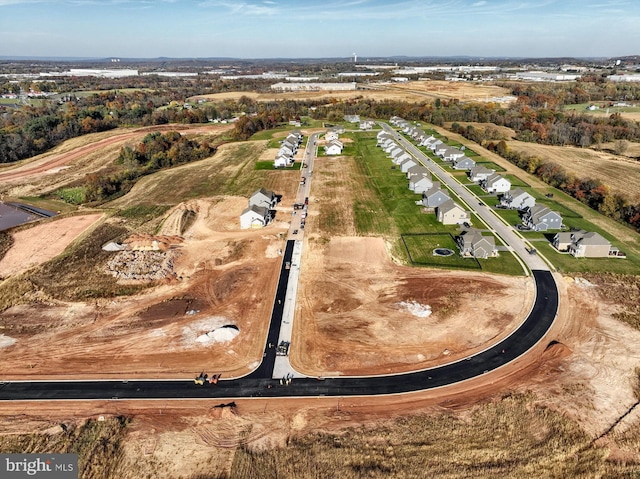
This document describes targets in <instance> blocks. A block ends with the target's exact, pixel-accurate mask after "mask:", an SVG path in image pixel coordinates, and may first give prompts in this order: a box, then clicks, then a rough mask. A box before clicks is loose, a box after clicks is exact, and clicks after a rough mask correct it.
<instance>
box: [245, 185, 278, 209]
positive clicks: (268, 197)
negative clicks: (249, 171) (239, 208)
mask: <svg viewBox="0 0 640 479" xmlns="http://www.w3.org/2000/svg"><path fill="white" fill-rule="evenodd" d="M277 203H278V197H277V196H276V194H275V193H274V192H273V191H269V190H266V189H264V188H260V189H259V190H258V191H256V192H254V193H253V194H252V195H251V196H250V197H249V206H262V207H263V208H268V209H271V208H273V207H274V206H275V205H276V204H277Z"/></svg>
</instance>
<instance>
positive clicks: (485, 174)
mask: <svg viewBox="0 0 640 479" xmlns="http://www.w3.org/2000/svg"><path fill="white" fill-rule="evenodd" d="M495 172H496V170H491V169H489V168H487V167H486V166H484V165H476V166H474V167H473V168H471V170H470V171H469V179H470V180H471V181H473V182H475V183H480V182H482V181H484V180H486V179H487V178H489V177H490V176H491V175H493V174H494V173H495Z"/></svg>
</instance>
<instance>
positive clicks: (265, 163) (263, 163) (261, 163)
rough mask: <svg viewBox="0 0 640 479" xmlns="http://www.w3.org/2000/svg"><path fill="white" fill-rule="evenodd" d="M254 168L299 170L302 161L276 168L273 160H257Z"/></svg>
mask: <svg viewBox="0 0 640 479" xmlns="http://www.w3.org/2000/svg"><path fill="white" fill-rule="evenodd" d="M253 169H254V170H277V171H280V170H283V171H286V170H299V169H300V162H298V163H294V164H293V165H292V166H287V167H286V168H276V167H275V166H273V161H256V162H255V164H254V167H253Z"/></svg>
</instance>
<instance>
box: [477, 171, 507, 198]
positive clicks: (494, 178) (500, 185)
mask: <svg viewBox="0 0 640 479" xmlns="http://www.w3.org/2000/svg"><path fill="white" fill-rule="evenodd" d="M482 187H483V188H484V189H485V191H486V192H487V193H506V192H507V191H509V190H510V189H511V182H510V181H509V180H508V179H506V178H505V177H504V176H502V175H499V174H497V173H494V174H492V175H491V176H489V177H488V178H487V179H486V180H484V181H483V182H482Z"/></svg>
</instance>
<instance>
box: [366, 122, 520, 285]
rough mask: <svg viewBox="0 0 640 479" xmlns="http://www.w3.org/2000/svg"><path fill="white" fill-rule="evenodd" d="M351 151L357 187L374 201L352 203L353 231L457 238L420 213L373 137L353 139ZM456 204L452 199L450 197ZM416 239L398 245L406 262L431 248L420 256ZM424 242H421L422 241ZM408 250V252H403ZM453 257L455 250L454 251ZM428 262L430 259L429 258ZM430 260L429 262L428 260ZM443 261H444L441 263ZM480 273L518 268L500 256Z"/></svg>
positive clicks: (451, 228) (450, 228)
mask: <svg viewBox="0 0 640 479" xmlns="http://www.w3.org/2000/svg"><path fill="white" fill-rule="evenodd" d="M354 140H355V141H354V149H355V151H356V155H355V158H356V164H357V166H358V169H359V172H360V174H361V175H362V177H363V178H364V181H363V182H362V183H361V187H364V188H367V189H369V190H370V191H371V192H372V193H373V194H374V197H375V198H376V199H375V200H369V201H368V202H366V203H360V202H356V204H355V205H354V212H355V220H356V228H357V231H358V232H359V233H360V234H369V235H371V234H373V235H383V236H392V237H394V238H393V239H394V240H397V237H398V236H399V235H411V234H422V233H443V234H445V235H447V236H451V235H453V236H455V235H457V234H459V231H460V230H459V226H457V225H443V224H442V223H440V222H439V221H438V220H437V218H436V215H435V213H423V212H422V211H421V207H420V206H418V205H416V204H415V202H416V201H417V200H419V199H420V195H416V194H414V193H413V192H412V191H411V190H409V188H408V181H407V178H406V174H405V173H402V172H401V171H400V170H398V169H394V170H392V169H391V165H392V163H391V160H389V159H388V158H387V157H386V154H385V152H384V151H383V150H382V149H381V148H378V147H376V139H375V136H374V134H371V133H362V134H358V135H355V136H354ZM451 195H452V198H453V199H454V200H456V199H457V198H456V196H455V195H453V194H451ZM415 238H419V237H412V239H410V240H409V243H410V245H411V246H406V247H404V245H402V246H403V247H402V248H400V251H402V256H403V257H404V258H406V259H407V261H410V258H409V256H410V252H411V251H412V249H413V250H415V251H414V252H415V256H413V261H414V262H416V259H415V258H425V259H426V258H427V256H428V255H430V254H431V251H432V250H433V248H431V249H430V250H429V248H430V247H425V248H427V249H426V250H424V251H427V250H429V251H427V252H426V253H425V252H424V251H423V252H422V253H420V248H421V246H420V245H418V244H417V243H418V242H419V241H420V240H418V239H415ZM423 240H424V239H423ZM407 248H409V249H407ZM454 251H456V254H457V252H458V249H457V247H456V248H455V249H454ZM430 258H431V257H430ZM431 259H433V258H431ZM445 260H446V261H445ZM436 261H437V262H440V261H442V262H443V265H445V264H446V265H448V266H449V267H452V268H454V267H463V268H464V267H469V266H468V265H469V264H470V263H471V261H472V260H469V261H465V260H462V259H461V261H457V260H456V259H455V258H451V257H449V258H438V259H437V260H436ZM482 269H483V270H484V271H487V272H494V273H503V274H515V275H518V274H522V268H521V267H520V265H519V264H518V262H517V261H516V260H515V258H513V257H512V256H511V255H507V254H503V255H500V256H499V257H498V258H490V259H488V260H486V261H482Z"/></svg>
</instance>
